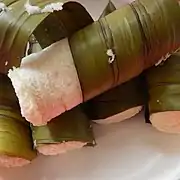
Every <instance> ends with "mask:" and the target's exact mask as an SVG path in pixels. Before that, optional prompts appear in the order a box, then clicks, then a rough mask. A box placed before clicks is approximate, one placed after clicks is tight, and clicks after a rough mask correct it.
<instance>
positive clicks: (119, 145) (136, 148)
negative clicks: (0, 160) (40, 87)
mask: <svg viewBox="0 0 180 180" xmlns="http://www.w3.org/2000/svg"><path fill="white" fill-rule="evenodd" d="M80 2H81V3H82V4H83V5H84V6H85V7H86V8H87V9H88V11H90V12H91V14H92V16H93V17H94V19H97V17H98V16H99V15H100V14H101V12H102V10H103V8H104V7H105V5H106V4H107V2H108V0H80ZM125 2H128V1H127V0H124V1H122V0H116V1H114V3H115V4H116V5H117V7H118V6H120V5H122V4H124V3H125ZM94 7H96V8H94ZM94 131H95V135H96V138H97V146H96V147H95V148H83V149H81V150H77V151H72V152H69V153H67V154H62V155H59V156H56V157H43V156H40V157H38V158H37V159H36V160H35V161H34V162H33V163H32V164H31V165H29V166H26V167H23V168H15V169H3V168H2V169H0V180H178V177H179V172H180V135H169V134H164V133H161V132H158V131H157V130H155V129H154V128H153V127H152V126H151V125H149V124H145V123H144V118H143V116H142V115H138V116H136V117H135V118H132V119H129V120H126V121H124V122H121V123H118V124H114V125H110V126H99V125H96V126H95V127H94Z"/></svg>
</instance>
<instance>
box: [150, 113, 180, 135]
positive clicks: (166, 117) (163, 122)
mask: <svg viewBox="0 0 180 180" xmlns="http://www.w3.org/2000/svg"><path fill="white" fill-rule="evenodd" d="M150 121H151V123H152V125H153V126H154V127H155V128H156V129H157V130H159V131H161V132H165V133H171V134H180V112H179V111H166V112H159V113H153V114H152V115H151V116H150Z"/></svg>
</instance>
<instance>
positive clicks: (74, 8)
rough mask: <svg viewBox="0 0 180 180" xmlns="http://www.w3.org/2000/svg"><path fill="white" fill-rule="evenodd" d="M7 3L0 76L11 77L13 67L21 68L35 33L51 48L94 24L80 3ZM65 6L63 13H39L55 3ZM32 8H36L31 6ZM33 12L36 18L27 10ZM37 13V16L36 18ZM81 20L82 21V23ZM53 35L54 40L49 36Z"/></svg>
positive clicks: (0, 24)
mask: <svg viewBox="0 0 180 180" xmlns="http://www.w3.org/2000/svg"><path fill="white" fill-rule="evenodd" d="M27 2H28V0H27V1H25V0H4V1H3V3H4V5H5V6H6V7H7V8H6V10H4V11H2V12H1V16H0V72H1V73H7V72H8V70H9V69H10V68H12V67H13V66H15V67H19V65H20V63H21V59H22V58H23V57H24V56H25V53H26V46H27V43H28V40H29V37H30V36H31V35H32V34H33V33H34V34H35V35H36V38H37V39H38V41H39V42H40V43H41V46H42V47H46V46H47V45H51V43H52V41H54V42H56V41H57V40H60V39H62V38H64V37H67V36H70V35H71V34H73V33H74V32H76V31H77V30H79V28H83V27H85V26H86V25H87V24H91V23H92V22H93V20H92V18H91V16H90V15H89V13H88V12H87V11H86V9H85V8H84V7H83V6H81V5H80V4H79V3H77V2H68V1H66V2H64V1H63V0H62V1H61V0H46V1H44V0H29V2H30V4H28V8H26V3H27ZM60 2H62V3H63V2H64V5H63V6H62V8H63V9H62V10H59V11H54V12H51V13H50V12H47V13H38V14H36V12H34V10H33V9H34V8H35V9H40V8H44V7H46V6H48V5H51V4H52V3H60ZM31 4H32V5H31ZM27 9H30V10H31V11H32V14H29V13H28V12H27V11H30V10H27ZM33 13H35V14H33ZM79 18H81V21H79ZM49 35H50V36H49Z"/></svg>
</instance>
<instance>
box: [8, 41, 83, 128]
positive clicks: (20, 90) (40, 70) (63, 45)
mask: <svg viewBox="0 0 180 180" xmlns="http://www.w3.org/2000/svg"><path fill="white" fill-rule="evenodd" d="M8 76H9V77H10V79H11V81H12V84H13V87H14V89H15V92H16V95H17V97H18V99H19V103H20V107H21V114H22V116H23V117H25V118H26V120H27V121H29V122H31V123H32V124H33V125H34V126H41V125H45V124H47V122H48V121H50V120H51V119H53V118H55V117H56V116H58V115H60V114H62V113H63V112H65V111H66V110H70V109H72V108H73V107H75V106H76V105H78V104H80V103H81V102H82V92H81V87H80V83H79V79H78V75H77V71H76V68H75V65H74V61H73V57H72V54H71V50H70V47H69V43H68V40H67V39H63V40H61V41H59V42H56V43H54V44H52V45H51V46H49V47H47V48H46V49H44V50H42V51H40V52H38V53H34V54H31V55H29V56H26V57H25V58H23V59H22V63H21V66H20V68H14V69H12V70H10V71H9V73H8Z"/></svg>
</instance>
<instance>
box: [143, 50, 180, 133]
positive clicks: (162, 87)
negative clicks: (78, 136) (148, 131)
mask: <svg viewBox="0 0 180 180" xmlns="http://www.w3.org/2000/svg"><path fill="white" fill-rule="evenodd" d="M179 76H180V52H178V53H175V54H173V55H172V56H171V57H170V58H169V59H167V60H166V62H164V63H163V64H162V65H159V66H156V67H153V68H151V69H149V70H148V71H147V72H146V77H147V84H148V92H149V108H148V109H149V116H150V121H151V123H152V125H153V126H154V127H155V128H157V129H158V130H160V131H163V132H167V133H180V126H179V122H180V78H179Z"/></svg>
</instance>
